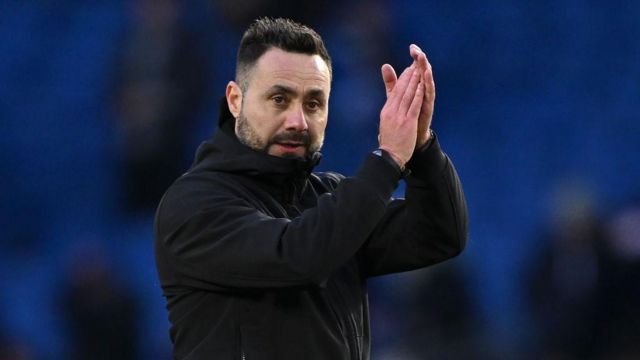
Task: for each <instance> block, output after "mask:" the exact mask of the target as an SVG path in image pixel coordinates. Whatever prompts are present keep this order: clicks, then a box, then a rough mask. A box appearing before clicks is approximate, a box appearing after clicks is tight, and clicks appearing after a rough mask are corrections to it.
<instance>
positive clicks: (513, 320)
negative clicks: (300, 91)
mask: <svg viewBox="0 0 640 360" xmlns="http://www.w3.org/2000/svg"><path fill="white" fill-rule="evenodd" d="M261 15H270V16H286V17H291V18H294V19H296V20H299V21H302V22H304V23H306V24H309V25H311V26H312V27H314V28H315V29H316V30H317V31H318V32H319V33H320V34H321V35H322V36H323V37H324V40H325V42H326V44H327V46H328V48H329V51H330V53H331V55H332V57H333V61H334V80H333V90H332V96H331V115H330V121H329V127H328V130H327V141H326V144H325V148H324V151H323V152H324V158H323V161H322V164H321V165H320V167H319V169H320V170H327V169H331V170H337V171H340V172H343V173H345V174H347V175H348V174H352V173H353V172H354V171H355V169H356V168H357V166H358V165H359V163H360V161H361V160H362V159H363V158H364V156H365V155H366V153H367V152H368V151H370V150H371V149H373V148H375V147H376V134H377V122H378V115H379V110H380V108H381V106H382V104H383V102H384V87H383V84H382V81H381V79H380V66H381V65H382V64H383V63H385V62H388V63H391V64H392V65H394V67H395V68H396V69H402V68H404V67H405V66H407V65H408V64H409V62H410V58H409V56H408V45H409V44H410V43H416V44H418V45H420V46H421V48H422V49H423V50H425V52H426V53H427V56H428V57H429V59H430V61H431V63H432V65H433V68H434V73H435V79H436V87H437V99H436V113H435V116H434V124H433V127H434V129H435V130H436V132H437V133H438V135H439V138H440V142H441V144H442V146H443V148H444V149H445V151H446V152H447V153H448V154H449V156H450V157H451V158H452V159H453V161H454V163H455V164H456V166H457V168H458V172H459V174H460V177H461V178H462V181H463V184H464V186H465V192H466V195H467V201H468V206H469V212H470V239H469V244H468V247H467V249H466V251H465V252H464V253H463V254H462V255H461V256H460V257H459V258H457V259H455V260H453V261H450V262H448V263H445V264H442V265H438V266H436V267H433V268H431V269H427V270H421V271H417V272H413V273H408V274H399V275H393V276H388V277H382V278H379V279H374V280H372V281H371V289H370V301H371V303H372V328H373V336H374V338H373V355H374V358H376V359H425V358H429V359H529V358H530V359H539V358H544V359H631V358H640V350H639V344H640V320H639V319H640V314H639V313H640V289H639V287H638V284H639V281H640V185H639V184H640V181H639V180H640V165H639V164H638V160H639V155H640V141H639V140H640V139H639V138H640V121H639V120H640V40H639V38H640V21H639V19H640V2H631V1H628V2H625V1H608V2H596V1H592V2H588V1H574V0H555V1H550V0H541V1H534V2H525V1H487V2H471V1H446V2H445V1H418V0H402V1H391V0H373V1H356V0H345V1H314V2H308V3H305V4H302V3H301V2H299V1H293V0H281V1H278V3H277V4H276V3H275V2H271V1H265V0H250V1H243V2H239V1H233V0H219V1H212V0H209V1H207V0H194V1H169V0H162V1H154V0H132V1H123V0H119V1H118V0H113V1H95V2H87V1H58V2H35V1H3V2H1V3H0V154H1V155H0V158H1V161H0V189H1V190H0V191H1V198H0V204H1V205H0V229H1V230H0V231H1V232H0V280H1V283H0V284H1V286H2V292H0V359H3V360H5V359H69V358H75V359H103V358H104V359H169V358H170V343H169V335H168V321H167V314H166V311H165V309H164V299H163V298H162V296H161V291H160V288H159V284H158V280H157V278H156V273H155V264H154V260H153V241H152V239H153V232H152V223H153V214H154V210H155V206H156V205H157V203H158V201H159V197H160V196H161V194H162V192H163V191H164V189H166V187H167V186H168V185H169V184H170V183H171V181H172V180H173V179H175V178H176V177H177V176H179V175H180V174H181V173H182V172H183V171H184V170H186V169H187V168H188V166H189V164H190V162H191V159H192V156H193V152H194V150H195V148H196V146H197V145H198V144H199V142H200V141H202V140H204V139H206V138H207V137H208V136H210V134H211V133H212V132H213V131H214V129H215V125H216V121H217V103H218V101H219V99H220V98H221V97H222V96H223V95H224V87H225V85H226V83H227V81H228V80H231V79H232V77H233V71H234V61H235V52H236V49H237V45H238V43H239V40H240V37H241V34H242V31H243V30H244V29H245V28H246V27H247V25H248V24H249V23H250V21H251V20H252V19H254V18H256V17H258V16H261ZM398 195H400V196H401V195H402V192H401V190H399V192H398ZM301 331H304V329H301Z"/></svg>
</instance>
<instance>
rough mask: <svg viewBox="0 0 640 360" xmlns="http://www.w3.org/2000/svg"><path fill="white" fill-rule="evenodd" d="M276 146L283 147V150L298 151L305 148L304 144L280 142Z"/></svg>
mask: <svg viewBox="0 0 640 360" xmlns="http://www.w3.org/2000/svg"><path fill="white" fill-rule="evenodd" d="M276 144H277V145H279V146H281V147H282V148H284V149H286V150H296V149H299V148H301V147H303V146H304V144H303V143H299V142H292V141H286V142H279V143H276Z"/></svg>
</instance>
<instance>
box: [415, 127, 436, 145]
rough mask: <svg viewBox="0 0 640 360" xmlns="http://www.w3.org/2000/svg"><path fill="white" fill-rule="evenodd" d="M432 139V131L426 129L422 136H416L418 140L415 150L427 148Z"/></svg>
mask: <svg viewBox="0 0 640 360" xmlns="http://www.w3.org/2000/svg"><path fill="white" fill-rule="evenodd" d="M433 137H434V136H433V130H431V129H427V131H425V132H424V134H422V136H418V139H417V140H416V149H420V148H425V147H428V146H429V144H431V142H432V141H433Z"/></svg>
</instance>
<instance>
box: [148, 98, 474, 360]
mask: <svg viewBox="0 0 640 360" xmlns="http://www.w3.org/2000/svg"><path fill="white" fill-rule="evenodd" d="M233 122H234V121H233V118H232V117H231V114H230V113H229V112H228V108H227V107H226V104H223V109H222V114H221V118H220V129H219V130H218V131H217V132H216V133H215V135H214V136H213V138H212V139H211V140H209V141H206V142H204V143H203V144H202V145H201V146H200V147H199V149H198V151H197V156H196V160H195V162H194V165H193V166H192V167H191V169H190V170H189V171H188V172H187V173H186V174H184V175H183V176H182V177H180V178H179V179H178V180H177V181H176V182H175V183H174V184H173V185H172V186H171V187H170V188H169V190H168V191H167V193H166V194H165V196H164V198H163V200H162V202H161V204H160V206H159V208H158V212H157V214H156V224H155V226H156V228H155V231H156V242H155V251H156V263H157V268H158V273H159V276H160V283H161V286H162V290H163V293H164V296H165V297H166V299H167V308H168V310H169V319H170V322H171V324H172V327H171V330H170V335H171V340H172V342H173V344H174V356H175V358H177V359H249V360H252V359H277V360H281V359H323V360H324V359H332V360H333V359H368V358H369V342H370V336H369V310H368V302H367V290H366V279H367V278H368V277H370V276H376V275H381V274H387V273H393V272H399V271H407V270H412V269H417V268H421V267H425V266H428V265H432V264H435V263H438V262H441V261H443V260H446V259H448V258H451V257H453V256H455V255H457V254H458V253H459V252H460V251H461V250H462V249H463V247H464V245H465V242H466V235H467V211H466V205H465V200H464V196H463V193H462V188H461V186H460V182H459V179H458V177H457V174H456V172H455V170H454V167H453V165H452V164H451V162H450V161H449V159H448V157H447V156H446V155H445V154H444V153H443V152H442V151H441V150H440V146H439V144H438V141H437V139H434V141H432V142H431V144H430V145H429V146H428V147H427V148H426V149H423V150H422V151H419V152H418V153H416V154H414V157H413V158H412V160H411V161H410V162H409V164H408V168H409V169H411V174H410V175H408V176H407V177H406V182H407V188H406V200H403V199H399V200H391V195H392V192H393V191H394V189H395V188H396V186H397V183H398V181H399V179H400V173H399V171H398V170H397V169H395V168H394V167H393V166H392V165H391V164H390V163H389V162H388V161H386V160H385V159H383V158H381V157H379V156H376V155H373V154H371V155H369V156H368V157H367V158H366V159H365V160H364V162H363V164H362V166H361V167H360V169H359V170H358V171H357V172H356V174H355V175H354V176H353V177H343V176H342V175H339V174H336V173H314V174H312V173H311V170H312V168H313V166H314V165H315V164H316V162H317V157H318V155H319V154H314V156H312V157H311V159H309V160H306V161H302V160H293V159H283V158H279V157H274V156H270V155H268V154H266V153H262V152H257V151H254V150H252V149H250V148H249V147H247V146H244V145H243V144H241V143H240V142H239V141H238V140H237V138H236V137H235V134H234V132H233V126H234V124H233Z"/></svg>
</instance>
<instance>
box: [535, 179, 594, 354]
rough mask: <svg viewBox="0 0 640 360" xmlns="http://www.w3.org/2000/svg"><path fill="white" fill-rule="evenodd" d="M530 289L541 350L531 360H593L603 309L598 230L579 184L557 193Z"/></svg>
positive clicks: (567, 185) (584, 192) (587, 200)
mask: <svg viewBox="0 0 640 360" xmlns="http://www.w3.org/2000/svg"><path fill="white" fill-rule="evenodd" d="M552 206H553V210H552V214H553V218H552V219H551V226H550V229H549V230H548V233H547V234H546V235H544V236H543V237H542V239H540V246H541V251H540V253H539V254H537V257H536V258H535V260H534V265H533V269H532V272H531V278H530V283H529V286H530V288H529V290H530V295H531V296H530V297H529V299H530V300H531V305H532V306H533V311H532V314H533V315H534V316H535V319H534V322H535V323H536V325H537V327H538V334H539V336H540V340H541V344H540V346H536V348H538V351H540V353H539V354H536V355H535V356H534V358H545V359H594V358H597V357H596V354H597V352H598V348H597V346H598V341H597V336H598V335H599V328H600V327H601V326H602V324H601V321H602V317H601V312H602V307H601V303H600V301H599V299H600V296H601V291H602V287H601V286H600V285H601V284H602V270H603V261H604V253H603V245H604V243H605V241H604V236H603V232H602V224H601V222H600V221H599V219H598V218H597V216H596V214H595V212H594V204H593V200H592V198H591V196H590V194H589V192H588V191H586V190H584V189H583V188H581V186H580V184H576V183H568V184H564V186H561V187H559V189H558V192H557V193H556V196H555V197H554V199H553V204H552Z"/></svg>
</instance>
